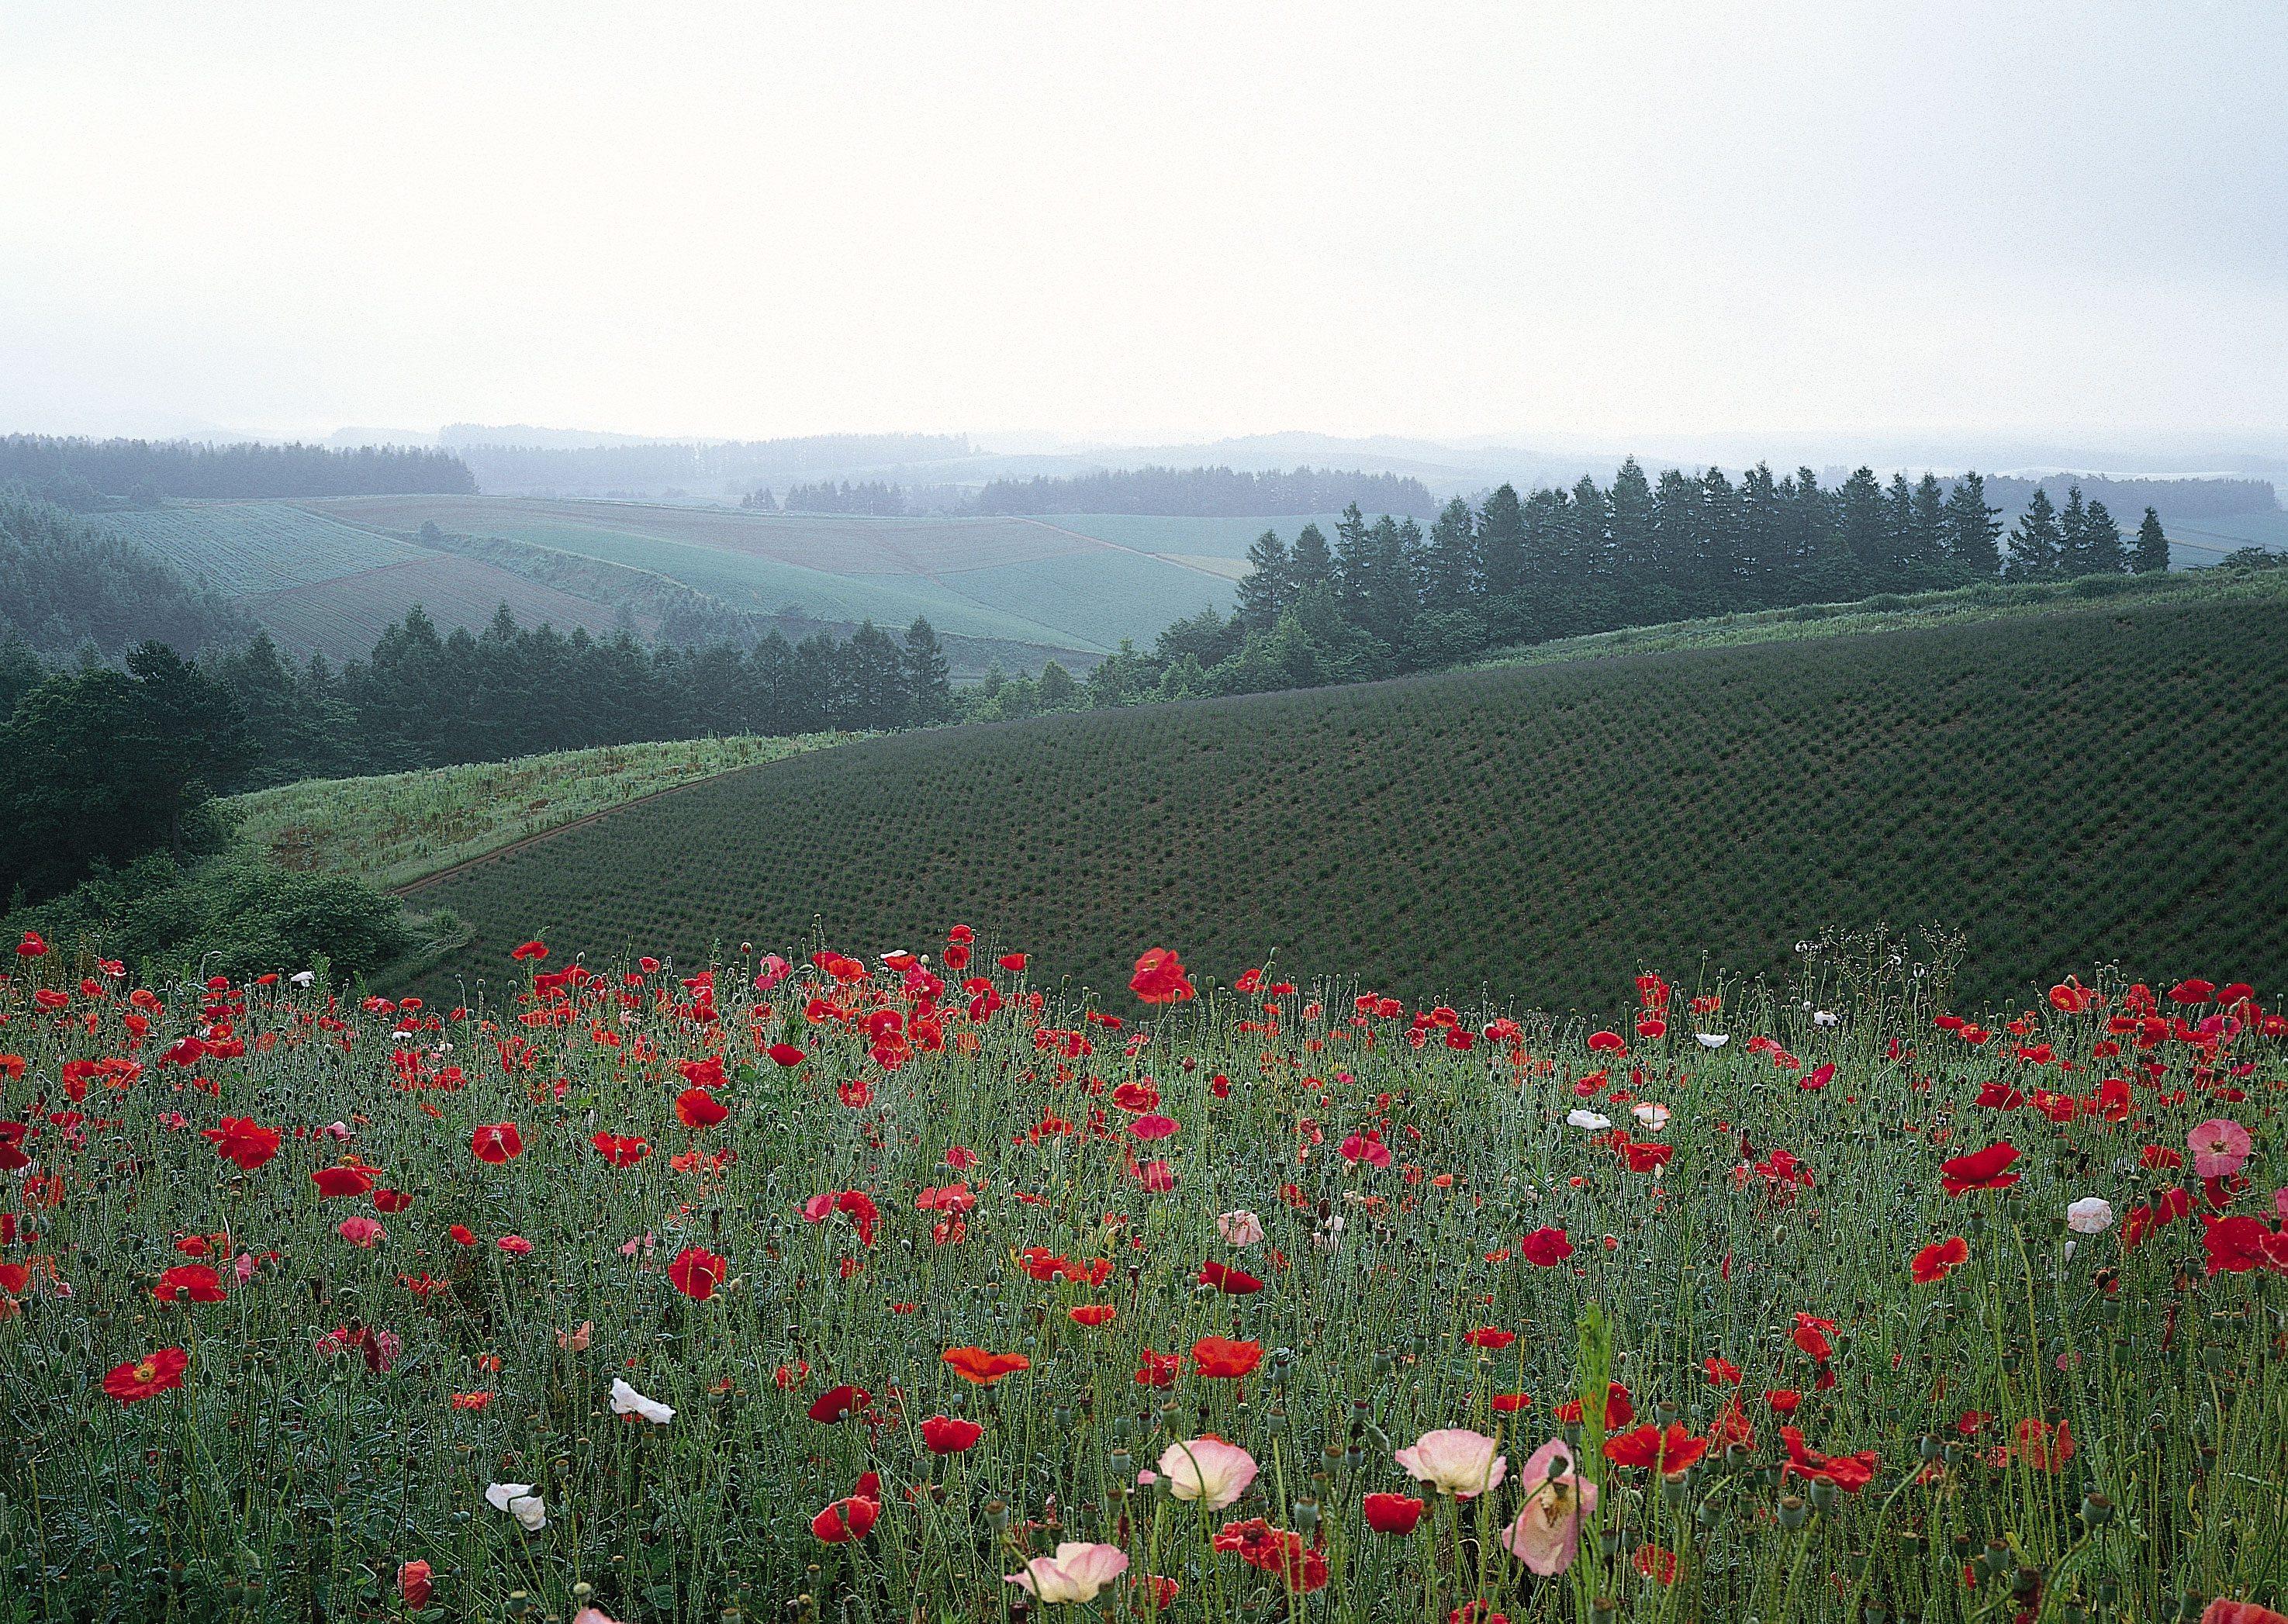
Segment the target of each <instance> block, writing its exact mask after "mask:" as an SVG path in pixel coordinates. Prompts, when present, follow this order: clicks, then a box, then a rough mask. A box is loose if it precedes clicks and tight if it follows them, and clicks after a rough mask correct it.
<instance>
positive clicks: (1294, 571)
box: [1287, 525, 1335, 602]
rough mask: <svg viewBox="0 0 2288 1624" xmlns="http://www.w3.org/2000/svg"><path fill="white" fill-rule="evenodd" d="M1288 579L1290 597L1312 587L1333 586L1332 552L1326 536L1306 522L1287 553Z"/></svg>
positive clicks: (1292, 599)
mask: <svg viewBox="0 0 2288 1624" xmlns="http://www.w3.org/2000/svg"><path fill="white" fill-rule="evenodd" d="M1287 581H1288V584H1289V587H1290V588H1291V591H1292V593H1293V597H1292V598H1290V600H1289V601H1290V602H1292V601H1294V600H1295V599H1297V598H1301V597H1302V596H1303V594H1304V593H1306V592H1307V591H1309V590H1311V589H1312V588H1313V587H1321V586H1332V585H1333V584H1334V581H1335V559H1334V555H1333V554H1332V553H1331V552H1329V551H1327V538H1326V537H1325V536H1324V535H1321V534H1320V532H1319V527H1318V526H1316V525H1305V526H1304V527H1303V528H1302V529H1301V531H1299V533H1298V534H1297V535H1296V537H1295V551H1293V552H1292V553H1291V554H1290V555H1289V556H1288V560H1287Z"/></svg>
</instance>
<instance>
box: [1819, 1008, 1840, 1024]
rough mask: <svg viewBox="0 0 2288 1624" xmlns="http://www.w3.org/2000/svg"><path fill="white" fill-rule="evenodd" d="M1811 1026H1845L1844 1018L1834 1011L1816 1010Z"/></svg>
mask: <svg viewBox="0 0 2288 1624" xmlns="http://www.w3.org/2000/svg"><path fill="white" fill-rule="evenodd" d="M1811 1024H1812V1025H1813V1026H1841V1025H1842V1024H1843V1018H1842V1017H1841V1016H1840V1015H1838V1014H1837V1013H1836V1012H1835V1011H1834V1010H1813V1011H1812V1012H1811Z"/></svg>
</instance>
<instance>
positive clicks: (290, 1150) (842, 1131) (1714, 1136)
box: [0, 747, 2288, 1624]
mask: <svg viewBox="0 0 2288 1624" xmlns="http://www.w3.org/2000/svg"><path fill="white" fill-rule="evenodd" d="M853 748H856V747H853ZM852 945H853V946H855V944H852ZM1024 946H1025V944H1021V943H1016V942H1006V941H1000V942H994V941H989V940H987V939H983V938H982V937H981V936H980V935H979V934H978V933H976V932H973V931H971V930H970V929H969V928H968V927H967V926H965V925H960V924H955V925H951V926H947V925H943V924H941V925H940V926H939V927H938V928H937V929H935V930H933V931H931V932H930V933H929V934H928V935H927V937H926V938H919V937H917V938H910V939H908V940H907V943H906V948H907V950H906V951H899V952H892V953H886V954H883V955H880V956H878V957H870V958H868V959H866V960H864V961H861V960H859V959H856V958H853V957H849V956H846V955H845V954H843V953H841V952H838V951H833V950H828V949H821V950H819V951H817V952H816V953H814V955H811V956H810V957H809V958H808V959H807V961H806V962H805V963H799V964H794V965H790V964H789V963H786V961H785V960H783V959H782V958H779V957H777V956H775V955H770V954H768V953H764V952H757V951H755V950H752V949H749V948H745V947H739V948H737V949H736V950H735V951H734V952H732V953H729V954H727V955H724V956H722V957H721V958H720V959H719V960H717V961H714V962H711V963H705V964H704V965H703V966H702V965H700V964H692V963H661V962H659V961H655V960H653V959H648V958H646V959H641V960H637V961H633V962H628V963H616V964H611V965H608V966H606V965H602V964H582V963H569V962H568V960H567V957H566V955H564V954H563V953H562V952H561V951H560V950H559V949H558V948H557V947H555V946H554V945H553V944H550V943H544V942H541V941H531V942H527V943H524V944H522V945H521V946H519V947H516V948H515V950H514V952H513V953H511V952H509V951H508V950H506V949H505V948H504V949H502V950H500V951H499V952H498V954H497V958H496V960H495V962H494V963H492V964H490V965H489V970H490V971H491V975H490V977H489V985H490V986H493V987H494V988H495V989H497V990H496V994H495V1002H488V1003H483V1004H480V1005H478V1006H477V1007H474V1008H445V1007H441V1006H437V1005H432V1004H426V1003H422V1002H417V1001H416V1000H413V999H406V1000H403V1001H400V1002H390V1001H388V1000H385V999H382V998H379V997H375V996H363V997H361V996H358V995H356V994H354V993H353V992H349V991H346V990H345V989H343V988H341V987H338V986H334V985H331V984H330V982H329V980H328V978H327V970H326V966H324V965H323V964H322V963H321V964H318V965H315V966H313V967H311V969H310V970H308V971H307V972H301V973H290V974H288V975H286V976H283V977H275V976H264V977H261V978H258V979H257V980H255V981H253V982H250V983H243V984H235V985H234V984H232V983H229V982H226V981H220V980H218V981H215V982H211V983H208V984H207V985H205V986H163V987H157V988H140V987H135V986H132V985H131V982H130V980H129V979H128V978H127V977H126V975H125V971H124V967H123V966H120V965H117V964H115V963H105V962H103V961H100V960H98V959H95V958H93V957H92V956H84V955H83V956H82V957H81V958H80V959H78V960H77V961H76V962H74V961H72V960H71V958H70V955H67V954H66V953H64V952H62V951H60V950H59V951H49V950H48V949H47V944H45V943H44V942H40V941H38V940H36V939H27V940H26V941H25V942H24V943H23V944H22V946H21V947H20V948H19V949H18V950H17V953H16V955H15V963H14V964H13V966H12V970H13V973H12V975H11V977H10V978H9V979H8V981H7V983H6V985H5V986H4V987H0V1016H4V1024H0V1042H4V1043H5V1044H6V1046H7V1050H8V1052H7V1053H5V1054H0V1083H4V1095H0V1098H4V1102H5V1105H6V1112H5V1114H6V1117H7V1119H8V1120H7V1121H4V1122H0V1168H4V1169H5V1176H6V1180H7V1184H6V1190H5V1200H4V1208H5V1210H4V1212H0V1288H4V1291H0V1364H4V1367H5V1369H6V1370H7V1371H8V1373H9V1378H10V1380H9V1403H8V1406H7V1407H6V1410H5V1414H6V1416H7V1427H8V1438H7V1446H6V1448H5V1450H4V1452H0V1493H4V1499H0V1616H4V1617H6V1618H10V1619H22V1620H28V1619H57V1620H61V1619H96V1618H103V1619H162V1618H168V1619H198V1620H208V1619H246V1620H255V1619H287V1618H293V1619H312V1618H325V1619H334V1618H368V1619H375V1618H400V1619H405V1618H413V1619H425V1620H445V1619H454V1620H463V1619H465V1620H480V1619H481V1620H497V1619H516V1618H530V1619H535V1620H544V1619H546V1618H548V1617H551V1616H553V1617H557V1618H561V1619H568V1618H572V1617H574V1616H575V1615H576V1614H582V1615H584V1616H585V1617H586V1619H587V1620H588V1624H595V1620H598V1619H608V1620H623V1621H625V1620H647V1621H650V1620H690V1621H693V1624H696V1621H697V1620H717V1621H719V1620H743V1619H754V1618H763V1617H776V1616H783V1617H787V1618H790V1619H795V1620H801V1621H802V1624H809V1621H810V1620H817V1619H829V1620H866V1619H876V1620H887V1619H916V1618H931V1619H947V1620H950V1619H979V1620H984V1619H1002V1618H1007V1617H1013V1616H1015V1615H1017V1614H1018V1613H1020V1612H1025V1613H1027V1614H1028V1615H1029V1614H1030V1613H1032V1612H1034V1610H1037V1609H1040V1608H1045V1607H1049V1606H1055V1605H1062V1604H1077V1605H1081V1606H1084V1607H1086V1608H1089V1609H1091V1610H1092V1612H1091V1613H1090V1614H1089V1615H1087V1616H1097V1617H1103V1618H1112V1617H1115V1616H1118V1617H1128V1616H1132V1615H1136V1614H1141V1615H1143V1616H1154V1615H1155V1614H1164V1615H1165V1616H1169V1617H1172V1618H1182V1619H1197V1620H1235V1619H1237V1620H1264V1621H1265V1624H1272V1621H1275V1620H1290V1621H1293V1620H1302V1619H1306V1618H1307V1619H1313V1620H1398V1619H1420V1620H1448V1621H1449V1624H1454V1621H1455V1620H1479V1621H1481V1624H1490V1621H1491V1620H1493V1619H1495V1618H1498V1617H1500V1618H1506V1619H1509V1620H1528V1619H1537V1620H1559V1619H1564V1620H1577V1624H1609V1621H1610V1620H1617V1619H1620V1618H1622V1617H1627V1618H1630V1619H1636V1620H1655V1621H1661V1624H1665V1621H1666V1620H1672V1619H1673V1620H1697V1619H1726V1620H1731V1619H1741V1618H1754V1619H1759V1620H1768V1624H1793V1621H1795V1620H1834V1621H1837V1624H1885V1621H1886V1620H1890V1619H1892V1618H1894V1617H1896V1618H1900V1619H1907V1620H1965V1621H1968V1620H2004V1619H2008V1620H2014V1624H2041V1621H2043V1620H2059V1621H2061V1624H2080V1621H2082V1620H2102V1621H2104V1624H2113V1621H2115V1620H2124V1621H2125V1620H2147V1619H2155V1618H2158V1619H2166V1620H2178V1619H2184V1620H2191V1619H2202V1620H2205V1621H2206V1624H2268V1621H2269V1620H2273V1619H2276V1617H2277V1616H2278V1615H2277V1614H2276V1613H2274V1612H2266V1611H2263V1609H2264V1608H2268V1607H2270V1608H2276V1607H2278V1606H2279V1605H2280V1604H2281V1602H2282V1599H2283V1598H2282V1593H2281V1587H2282V1584H2283V1574H2284V1573H2288V1495H2284V1492H2283V1486H2282V1484H2283V1472H2282V1470H2281V1464H2282V1461H2283V1458H2284V1450H2288V1327H2284V1312H2288V1295H2284V1288H2283V1287H2281V1286H2278V1285H2276V1284H2275V1283H2274V1282H2275V1280H2276V1279H2278V1278H2279V1277H2281V1276H2283V1275H2288V1233H2284V1232H2283V1221H2284V1218H2288V1188H2283V1187H2282V1186H2283V1185H2288V1163H2284V1161H2283V1160H2282V1145H2281V1137H2280V1128H2279V1118H2278V1110H2279V1106H2280V1103H2281V1099H2282V1094H2283V1091H2284V1090H2288V1061H2284V1043H2283V1038H2284V1034H2288V1020H2284V1019H2283V1018H2282V1016H2281V1015H2280V1014H2278V1013H2276V1011H2275V1010H2273V1009H2272V1008H2270V1007H2268V1005H2267V1004H2264V1003H2260V1002H2259V999H2258V996H2257V994H2256V993H2255V991H2254V989H2252V987H2250V986H2247V985H2245V984H2235V983H2231V982H2227V981H2224V980H2222V979H2221V977H2222V974H2223V972H2225V971H2226V970H2228V968H2229V967H2228V966H2223V965H2220V966H2216V967H2214V971H2215V973H2216V974H2217V975H2218V976H2219V979H2217V980H2213V981H2212V980H2202V979H2197V978H2185V979H2181V980H2174V981H2172V982H2166V983H2159V982H2157V983H2155V984H2154V985H2153V986H2146V985H2142V984H2137V983H2133V982H2131V981H2130V980H2129V979H2128V978H2126V977H2125V976H2123V975H2121V974H2120V973H2118V972H2117V971H2115V970H2104V971H2101V972H2097V973H2093V974H2092V975H2090V976H2089V978H2088V980H2087V983H2086V985H2085V983H2084V982H2083V981H2081V980H2075V979H2069V980H2065V981H2062V982H2061V983H2060V984H2058V985H2056V986H2054V987H2052V988H2050V989H2048V990H2047V992H2046V995H2038V996H2037V997H2035V998H2032V999H2030V1000H2028V1001H2026V1002H2024V1003H2023V1004H2012V1005H2010V1006H2006V1007H2002V1008H1998V1009H1991V1010H1990V1009H1989V1008H1988V1007H1987V1006H1985V1005H1983V1004H1976V1005H1973V1004H1966V1003H1964V1002H1959V1001H1958V998H1957V997H1956V996H1955V994H1954V993H1953V992H1952V991H1951V990H1950V989H1951V987H1952V986H1953V985H1954V984H1953V982H1952V981H1951V978H1950V964H1949V963H1947V962H1946V961H1944V960H1941V961H1940V962H1938V963H1914V962H1912V960H1911V955H1910V953H1909V951H1908V950H1907V949H1906V948H1905V947H1904V946H1903V944H1899V943H1895V942H1894V941H1891V940H1889V939H1885V938H1882V937H1879V936H1860V937H1846V938H1839V939H1831V940H1829V941H1827V942H1825V943H1823V944H1822V945H1821V947H1819V949H1818V950H1817V951H1816V952H1815V953H1813V954H1811V955H1807V958H1806V959H1805V961H1804V962H1803V967H1802V970H1801V974H1800V977H1799V978H1798V979H1796V980H1794V981H1791V982H1790V983H1787V984H1785V985H1784V986H1774V985H1771V984H1752V985H1750V984H1742V983H1739V982H1736V981H1722V980H1716V979H1706V980H1703V979H1700V978H1696V977H1693V978H1688V977H1687V976H1686V975H1685V974H1683V973H1677V974H1676V975H1675V978H1674V979H1673V980H1669V979H1664V978H1663V976H1662V974H1661V973H1659V972H1661V971H1669V970H1677V969H1678V967H1676V966H1672V965H1666V964H1660V963H1656V964H1654V965H1653V966H1652V967H1650V968H1649V969H1648V970H1645V971H1644V972H1643V973H1641V974H1639V975H1637V976H1634V977H1633V978H1619V979H1617V981H1616V982H1615V984H1614V985H1613V986H1610V987H1609V988H1608V989H1606V992H1607V997H1606V1000H1605V1003H1604V1007H1605V1008H1606V1009H1607V1010H1609V1016H1608V1017H1607V1018H1603V1019H1598V1020H1590V1021H1569V1022H1564V1023H1557V1024H1552V1023H1547V1022H1544V1021H1540V1020H1535V1021H1531V1022H1528V1023H1522V1024H1521V1023H1520V1022H1518V1021H1516V1020H1514V1019H1513V1018H1509V1017H1508V1016H1505V1015H1503V1014H1501V1013H1499V1012H1498V1011H1495V1010H1456V1009H1453V1008H1450V1007H1445V1006H1442V1005H1424V1004H1422V1003H1419V1002H1413V1001H1409V1000H1406V999H1402V998H1400V997H1397V996H1393V995H1386V991H1385V989H1383V988H1381V987H1379V986H1359V985H1358V984H1357V983H1356V982H1355V980H1354V979H1352V978H1348V977H1343V978H1335V979H1328V980H1312V979H1305V978H1303V977H1302V976H1301V974H1300V972H1299V971H1298V970H1289V969H1285V968H1280V969H1275V970H1264V969H1261V968H1259V967H1252V966H1250V965H1248V964H1246V963H1191V964H1187V963H1184V962H1183V960H1182V959H1181V958H1180V956H1179V955H1178V954H1177V953H1173V952H1169V951H1167V950H1165V949H1164V948H1159V947H1155V948H1152V949H1151V950H1149V951H1147V952H1145V953H1143V954H1141V955H1140V956H1135V957H1134V958H1133V960H1132V965H1131V966H1130V967H1128V971H1129V973H1128V974H1127V976H1126V977H1125V978H1124V987H1123V988H1122V990H1120V991H1119V992H1118V993H1117V994H1115V995H1113V996H1110V997H1108V998H1105V999H1103V1000H1100V1001H1089V1002H1081V1003H1076V1002H1070V1001H1069V1000H1067V999H1066V998H1064V997H1062V996H1061V995H1060V994H1058V993H1057V992H1055V991H1054V990H1053V989H1048V988H1044V987H1042V986H1037V985H1036V984H1035V982H1034V980H1033V978H1032V974H1031V971H1030V970H1029V967H1028V963H1027V960H1026V958H1025V957H1024V956H1023V954H1022V952H1021V948H1022V947H1024ZM1206 970H1214V971H1216V972H1218V974H1217V976H1216V978H1215V979H1214V980H1213V981H1211V979H1210V978H1209V977H1208V976H1207V975H1206V974H1204V971H1206ZM591 1610H592V1611H591ZM1075 1616H1084V1615H1077V1614H1076V1615H1075Z"/></svg>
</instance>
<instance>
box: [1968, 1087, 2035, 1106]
mask: <svg viewBox="0 0 2288 1624" xmlns="http://www.w3.org/2000/svg"><path fill="white" fill-rule="evenodd" d="M2025 1103H2026V1097H2025V1096H2024V1095H2023V1094H2021V1093H2019V1092H2018V1090H2017V1089H2014V1088H2012V1087H2010V1086H2009V1084H2007V1083H2002V1082H1990V1083H1987V1084H1985V1085H1983V1086H1982V1088H1980V1089H1979V1090H1978V1097H1977V1098H1976V1099H1974V1100H1973V1101H1972V1102H1971V1104H1973V1105H1983V1106H1985V1107H1986V1108H1987V1109H1988V1110H1989V1111H2015V1110H2017V1109H2018V1107H2019V1106H2021V1105H2024V1104H2025Z"/></svg>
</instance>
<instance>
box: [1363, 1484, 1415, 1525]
mask: <svg viewBox="0 0 2288 1624" xmlns="http://www.w3.org/2000/svg"><path fill="white" fill-rule="evenodd" d="M1359 1509H1360V1510H1362V1511H1363V1512H1365V1513H1366V1525H1367V1526H1368V1527H1370V1528H1371V1529H1373V1530H1374V1531H1375V1532H1376V1533H1413V1532H1414V1525H1416V1524H1417V1523H1418V1522H1420V1521H1421V1520H1422V1502H1421V1501H1418V1500H1416V1499H1414V1498H1413V1497H1411V1496H1410V1495H1406V1494H1370V1495H1368V1496H1367V1497H1366V1498H1365V1499H1364V1500H1362V1501H1360V1502H1359Z"/></svg>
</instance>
